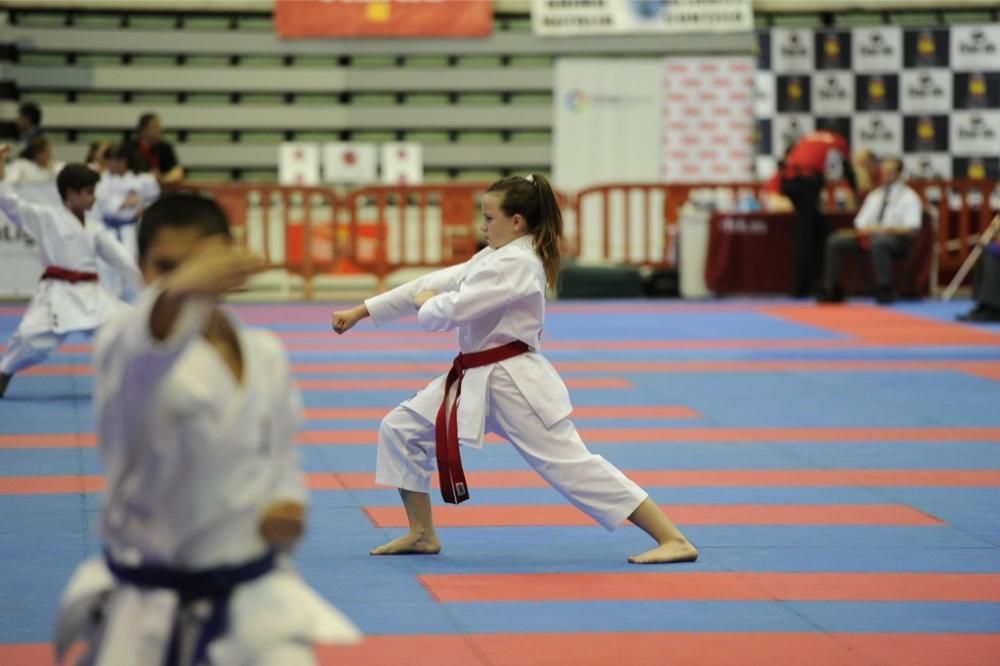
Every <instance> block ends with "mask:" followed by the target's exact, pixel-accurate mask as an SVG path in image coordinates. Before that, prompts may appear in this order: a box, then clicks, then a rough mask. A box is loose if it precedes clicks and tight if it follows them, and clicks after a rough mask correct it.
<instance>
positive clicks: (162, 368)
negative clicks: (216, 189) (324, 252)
mask: <svg viewBox="0 0 1000 666" xmlns="http://www.w3.org/2000/svg"><path fill="white" fill-rule="evenodd" d="M138 246H139V261H140V266H141V269H142V275H143V278H144V279H145V281H146V282H147V284H148V285H149V286H148V288H147V289H146V290H145V292H144V293H143V295H142V297H141V299H140V301H139V303H138V304H137V306H136V307H135V308H134V309H130V310H129V311H127V312H125V313H123V314H121V315H120V316H118V317H117V318H115V319H114V320H112V321H110V322H109V323H108V324H107V325H106V326H105V327H104V328H102V330H101V331H100V333H99V334H98V336H97V341H96V344H95V350H94V363H95V373H94V376H95V386H94V407H95V410H96V417H97V430H98V443H99V446H100V452H101V458H102V461H103V464H104V469H105V473H106V478H107V489H106V491H105V494H104V498H103V504H102V510H101V532H102V537H103V542H104V547H105V554H104V557H103V558H94V559H92V560H90V561H88V562H85V563H84V564H83V565H81V567H80V568H79V569H78V571H77V574H76V575H75V576H74V579H73V581H71V583H70V585H69V587H68V589H67V591H66V593H65V595H64V599H63V603H62V609H61V610H62V612H61V620H60V623H59V626H58V627H57V644H58V646H59V649H60V651H62V650H64V649H65V646H66V645H67V644H69V643H70V642H71V641H72V640H73V639H74V638H77V637H79V636H80V635H81V633H83V634H89V635H88V642H89V645H90V653H89V655H88V657H87V659H92V660H93V661H92V662H90V661H85V662H84V663H88V664H89V663H94V664H97V665H98V666H117V665H118V664H130V665H145V664H150V665H154V664H155V665H156V666H161V665H162V664H168V665H169V666H202V665H204V664H211V666H229V665H232V666H236V665H240V666H242V665H244V664H252V665H258V666H264V665H267V666H300V665H302V666H305V665H309V664H313V663H314V659H313V650H312V645H313V643H314V642H324V643H338V642H353V641H356V640H358V638H359V634H358V631H357V629H356V628H355V627H354V626H353V625H352V624H351V623H350V622H349V621H348V620H347V619H346V618H344V617H343V616H342V615H341V614H340V613H339V612H337V611H336V610H335V609H334V608H333V607H332V606H330V605H329V604H328V603H326V602H325V601H324V600H323V599H322V598H320V597H319V596H318V595H317V594H316V593H315V592H313V591H312V590H311V589H310V588H309V587H307V586H306V585H305V583H304V582H303V581H302V580H301V578H299V576H298V574H296V573H295V571H294V570H293V569H292V568H291V563H290V560H289V557H288V555H287V553H288V551H289V549H290V548H291V547H292V546H293V545H294V544H295V543H296V542H297V541H298V540H299V538H300V537H301V535H302V533H303V530H304V526H305V510H306V494H307V492H306V487H305V483H304V478H303V474H302V471H301V469H300V466H299V460H298V454H297V451H296V449H295V445H294V436H295V432H296V431H297V429H298V428H299V426H300V424H301V420H302V411H301V400H300V396H299V393H298V391H297V390H296V388H295V385H294V384H293V383H292V379H291V376H290V370H289V364H288V358H287V354H286V352H285V350H284V347H283V346H282V344H281V342H280V341H279V339H278V338H277V337H276V336H275V335H274V334H272V333H270V332H265V331H257V330H246V329H244V328H242V327H240V326H239V325H238V324H237V323H236V322H235V321H234V320H232V319H231V318H230V317H229V316H227V315H226V314H225V313H224V312H223V311H222V310H221V309H220V308H219V305H218V299H219V297H220V296H221V295H222V294H224V293H226V292H227V291H229V290H232V289H234V288H236V287H239V286H240V285H242V284H243V282H244V281H245V280H246V279H247V278H248V277H249V276H250V275H252V274H253V273H255V272H256V271H258V270H260V269H261V268H262V266H263V264H262V262H261V261H260V260H258V259H255V258H252V257H250V256H248V255H246V254H243V253H242V252H239V251H237V250H235V249H234V248H233V247H232V244H231V236H230V231H229V225H228V222H227V220H226V217H225V214H224V213H223V212H222V210H221V208H219V206H218V205H217V204H216V203H215V202H213V201H211V200H209V199H207V198H204V197H202V196H199V195H195V194H174V195H168V196H166V197H164V198H161V199H160V200H158V201H157V202H156V203H154V204H153V205H152V206H151V207H150V208H149V209H148V210H147V211H146V212H145V213H144V215H143V220H142V224H141V225H140V228H139V236H138ZM102 594H104V595H107V599H106V601H104V602H103V604H102V603H101V595H102ZM96 607H101V608H103V612H102V616H103V621H101V622H99V623H96V624H95V623H93V622H91V621H90V620H88V618H92V617H94V613H93V610H94V609H95V608H96Z"/></svg>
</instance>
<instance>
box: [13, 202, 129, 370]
mask: <svg viewBox="0 0 1000 666" xmlns="http://www.w3.org/2000/svg"><path fill="white" fill-rule="evenodd" d="M0 211H2V212H3V214H4V215H6V217H7V219H8V220H10V221H11V222H12V223H13V224H14V225H16V226H18V227H20V228H21V230H23V231H24V232H25V233H26V234H28V235H29V236H31V237H32V238H33V239H34V240H35V243H36V244H37V246H38V252H39V255H40V258H41V260H42V264H44V265H45V266H57V267H59V268H65V269H68V270H71V271H80V272H88V273H94V272H97V260H98V257H100V258H102V259H104V260H105V261H107V262H108V263H110V264H111V265H112V266H114V267H115V269H116V270H117V271H118V272H119V273H121V274H122V275H123V276H124V277H125V279H126V280H127V281H129V282H130V283H132V284H136V285H138V284H139V283H140V282H141V281H142V278H141V276H140V275H139V269H138V268H137V267H136V265H135V261H134V260H133V259H132V258H131V257H130V256H129V255H128V253H127V252H126V251H125V248H124V246H122V244H121V243H119V242H118V241H116V240H115V238H114V236H112V235H111V234H109V233H108V231H107V230H106V229H104V228H103V227H99V226H96V225H92V224H89V225H83V224H80V221H79V220H78V219H76V217H75V216H74V215H73V214H72V213H71V212H69V210H67V209H66V208H65V207H63V206H40V205H37V204H32V203H28V202H27V201H25V200H23V199H21V198H20V197H18V196H17V195H16V194H15V193H14V192H13V190H12V189H11V188H10V186H9V185H7V184H6V183H4V184H0ZM119 305H121V303H120V301H118V299H116V298H115V297H114V296H112V295H111V294H110V293H109V292H108V291H107V290H106V289H104V288H103V287H101V285H100V284H99V283H98V282H96V281H94V282H77V283H75V284H72V283H70V282H66V281H64V280H41V281H40V282H39V283H38V287H37V288H36V289H35V293H34V295H33V296H32V297H31V302H30V303H29V304H28V310H27V312H25V313H24V319H22V320H21V323H20V325H19V326H18V328H17V331H16V332H15V333H14V336H13V337H12V338H11V341H10V343H9V345H8V347H7V353H6V354H4V356H3V360H2V361H0V372H3V373H4V374H13V373H15V372H17V371H19V370H22V369H24V368H26V367H28V366H31V365H35V364H37V363H40V362H42V361H43V360H45V358H46V357H47V356H48V355H49V354H50V353H52V352H53V351H54V350H55V349H56V348H57V347H58V346H59V344H60V343H62V341H63V340H64V339H65V338H66V335H67V334H69V333H70V332H73V331H93V330H94V329H96V328H97V327H98V326H100V325H101V324H103V323H104V322H105V321H106V320H107V319H108V318H109V317H110V316H111V315H113V314H114V312H115V311H116V309H117V308H118V306H119Z"/></svg>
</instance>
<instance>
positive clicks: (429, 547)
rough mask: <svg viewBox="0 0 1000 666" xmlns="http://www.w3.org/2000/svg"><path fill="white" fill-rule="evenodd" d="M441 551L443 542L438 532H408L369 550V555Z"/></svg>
mask: <svg viewBox="0 0 1000 666" xmlns="http://www.w3.org/2000/svg"><path fill="white" fill-rule="evenodd" d="M440 552H441V542H440V541H438V538H437V535H436V534H430V535H428V534H413V533H410V534H407V535H406V536H401V537H399V538H398V539H394V540H392V541H390V542H389V543H386V544H382V545H381V546H379V547H378V548H372V549H371V550H370V551H368V554H369V555H437V554H438V553H440Z"/></svg>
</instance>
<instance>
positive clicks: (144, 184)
mask: <svg viewBox="0 0 1000 666" xmlns="http://www.w3.org/2000/svg"><path fill="white" fill-rule="evenodd" d="M135 182H136V186H137V190H136V191H137V192H138V193H139V198H140V199H142V207H143V208H145V207H146V206H148V205H149V204H151V203H153V201H154V200H155V199H156V198H157V197H158V196H160V184H159V183H158V182H156V176H154V175H153V174H151V173H140V174H137V175H136V177H135Z"/></svg>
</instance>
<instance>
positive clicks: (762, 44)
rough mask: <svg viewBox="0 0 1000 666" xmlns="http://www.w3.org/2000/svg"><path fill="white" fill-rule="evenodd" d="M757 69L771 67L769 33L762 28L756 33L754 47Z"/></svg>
mask: <svg viewBox="0 0 1000 666" xmlns="http://www.w3.org/2000/svg"><path fill="white" fill-rule="evenodd" d="M755 48H756V49H757V52H756V53H755V54H754V55H755V56H756V57H757V69H765V70H769V69H771V33H770V32H767V31H766V30H762V31H760V32H758V33H757V42H756V47H755Z"/></svg>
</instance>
